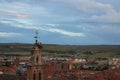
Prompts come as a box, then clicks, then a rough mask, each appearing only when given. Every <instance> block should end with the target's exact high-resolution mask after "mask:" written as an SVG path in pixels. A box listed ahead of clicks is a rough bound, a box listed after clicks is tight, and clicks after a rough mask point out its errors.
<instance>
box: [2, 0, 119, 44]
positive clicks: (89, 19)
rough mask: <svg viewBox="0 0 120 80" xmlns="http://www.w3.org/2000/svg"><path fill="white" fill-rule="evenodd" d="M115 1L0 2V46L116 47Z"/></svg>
mask: <svg viewBox="0 0 120 80" xmlns="http://www.w3.org/2000/svg"><path fill="white" fill-rule="evenodd" d="M119 3H120V1H119V0H116V1H114V0H109V1H108V0H104V1H101V0H65V1H64V0H35V1H33V0H17V1H16V0H0V43H33V42H34V36H35V31H36V30H38V33H39V40H40V42H42V43H43V44H64V45H120V37H119V35H120V6H119Z"/></svg>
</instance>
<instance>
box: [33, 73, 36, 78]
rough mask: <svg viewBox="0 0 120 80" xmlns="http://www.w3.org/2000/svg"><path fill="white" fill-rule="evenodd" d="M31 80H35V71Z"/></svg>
mask: <svg viewBox="0 0 120 80" xmlns="http://www.w3.org/2000/svg"><path fill="white" fill-rule="evenodd" d="M33 80H36V74H35V71H34V74H33Z"/></svg>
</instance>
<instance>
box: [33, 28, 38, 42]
mask: <svg viewBox="0 0 120 80" xmlns="http://www.w3.org/2000/svg"><path fill="white" fill-rule="evenodd" d="M34 38H35V40H36V43H37V42H38V31H37V30H36V33H35V36H34Z"/></svg>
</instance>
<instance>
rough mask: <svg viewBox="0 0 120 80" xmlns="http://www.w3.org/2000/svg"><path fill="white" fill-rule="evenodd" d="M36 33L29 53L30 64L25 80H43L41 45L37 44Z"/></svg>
mask: <svg viewBox="0 0 120 80" xmlns="http://www.w3.org/2000/svg"><path fill="white" fill-rule="evenodd" d="M37 38H38V32H36V36H35V39H36V41H35V44H34V46H33V48H32V51H31V59H30V63H29V64H28V67H27V80H44V79H43V64H42V57H41V50H42V45H41V43H39V42H38V39H37Z"/></svg>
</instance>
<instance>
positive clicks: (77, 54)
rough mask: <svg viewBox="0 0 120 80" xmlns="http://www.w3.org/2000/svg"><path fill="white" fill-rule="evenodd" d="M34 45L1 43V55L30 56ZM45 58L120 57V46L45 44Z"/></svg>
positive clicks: (43, 50) (43, 53)
mask: <svg viewBox="0 0 120 80" xmlns="http://www.w3.org/2000/svg"><path fill="white" fill-rule="evenodd" d="M32 46H33V44H19V43H1V44H0V55H30V51H31V49H32ZM42 55H43V56H50V57H74V58H112V57H120V45H80V46H76V45H53V44H43V49H42Z"/></svg>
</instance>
